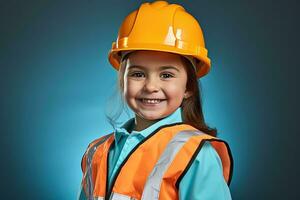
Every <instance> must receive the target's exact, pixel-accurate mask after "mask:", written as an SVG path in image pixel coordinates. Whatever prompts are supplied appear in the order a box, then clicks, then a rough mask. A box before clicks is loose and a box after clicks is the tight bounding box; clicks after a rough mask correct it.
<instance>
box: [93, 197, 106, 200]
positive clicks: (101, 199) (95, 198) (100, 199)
mask: <svg viewBox="0 0 300 200" xmlns="http://www.w3.org/2000/svg"><path fill="white" fill-rule="evenodd" d="M93 200H104V197H94V199H93Z"/></svg>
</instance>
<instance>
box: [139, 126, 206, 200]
mask: <svg viewBox="0 0 300 200" xmlns="http://www.w3.org/2000/svg"><path fill="white" fill-rule="evenodd" d="M200 134H203V133H202V132H200V131H182V132H179V133H178V134H177V135H176V136H175V137H174V138H173V139H172V140H171V141H170V142H169V144H168V146H167V147H166V149H165V151H164V152H163V153H162V155H161V156H160V158H159V160H158V161H157V163H156V165H155V167H154V168H153V170H152V172H151V174H150V176H149V177H148V180H147V182H146V184H145V187H144V191H143V195H142V199H143V200H148V199H159V193H160V186H161V183H162V180H163V175H164V174H165V172H166V171H167V169H168V167H169V166H170V164H171V163H172V161H173V160H174V158H175V156H176V154H177V153H178V151H179V150H180V149H181V148H182V146H183V145H184V144H185V143H186V141H187V140H188V139H190V138H191V137H192V136H196V135H200Z"/></svg>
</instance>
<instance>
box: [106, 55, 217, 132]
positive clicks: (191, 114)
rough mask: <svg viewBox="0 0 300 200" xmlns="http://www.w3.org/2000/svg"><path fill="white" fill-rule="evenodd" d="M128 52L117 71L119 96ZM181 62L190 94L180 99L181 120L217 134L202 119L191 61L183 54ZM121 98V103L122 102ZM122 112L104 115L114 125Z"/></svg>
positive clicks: (197, 87) (122, 88)
mask: <svg viewBox="0 0 300 200" xmlns="http://www.w3.org/2000/svg"><path fill="white" fill-rule="evenodd" d="M129 54H130V53H128V54H126V55H125V56H124V57H123V58H122V61H121V64H120V69H119V71H118V82H119V84H118V90H119V91H120V94H121V98H122V93H123V91H124V73H125V68H126V63H127V59H128V56H129ZM181 59H182V62H183V64H184V67H185V70H186V73H187V76H188V79H187V86H186V88H187V91H191V93H192V95H191V96H190V97H189V98H187V99H184V100H183V101H182V104H181V107H182V118H183V119H182V120H183V122H184V123H186V124H189V125H191V126H193V127H195V128H197V129H198V130H200V131H202V132H204V133H206V134H209V135H212V136H217V129H216V128H210V127H209V126H208V125H207V124H206V123H205V120H204V116H203V111H202V97H201V95H200V90H201V83H200V81H199V82H198V78H197V76H196V73H195V70H194V67H193V65H192V63H191V62H190V61H189V60H188V59H187V58H185V57H184V56H181ZM123 101H124V100H123V99H122V103H123ZM121 109H124V104H123V105H122V108H121ZM121 113H122V112H120V111H118V112H117V113H116V114H115V116H114V117H111V116H110V115H111V114H109V115H106V117H107V119H108V121H109V122H110V124H111V125H112V126H114V123H117V122H116V119H117V118H118V117H119V116H120V114H121Z"/></svg>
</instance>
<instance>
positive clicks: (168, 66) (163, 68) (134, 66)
mask: <svg viewBox="0 0 300 200" xmlns="http://www.w3.org/2000/svg"><path fill="white" fill-rule="evenodd" d="M131 68H139V69H146V68H147V67H145V66H141V65H130V66H129V67H128V69H131ZM159 69H161V70H165V69H174V70H176V71H178V72H179V69H177V68H176V67H174V66H171V65H166V66H160V67H159Z"/></svg>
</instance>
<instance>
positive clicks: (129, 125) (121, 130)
mask: <svg viewBox="0 0 300 200" xmlns="http://www.w3.org/2000/svg"><path fill="white" fill-rule="evenodd" d="M181 112H182V109H181V107H178V108H177V109H176V110H175V111H174V112H173V113H172V114H170V115H168V116H167V117H165V118H163V119H161V120H159V121H157V122H155V123H154V124H152V125H151V126H149V127H148V128H146V129H144V130H141V131H132V129H133V127H134V122H135V120H134V118H131V119H129V120H128V121H126V122H125V123H124V124H123V125H122V126H121V127H117V128H116V129H115V133H114V134H115V140H116V142H119V140H120V138H121V137H122V136H123V135H130V134H132V135H133V134H137V135H139V136H141V137H143V138H145V137H147V136H148V135H149V134H151V133H152V132H153V131H155V130H156V129H157V128H159V127H160V126H163V125H166V124H173V123H179V122H182V116H181ZM130 132H131V133H130Z"/></svg>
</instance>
